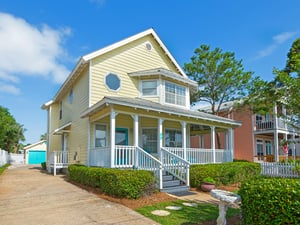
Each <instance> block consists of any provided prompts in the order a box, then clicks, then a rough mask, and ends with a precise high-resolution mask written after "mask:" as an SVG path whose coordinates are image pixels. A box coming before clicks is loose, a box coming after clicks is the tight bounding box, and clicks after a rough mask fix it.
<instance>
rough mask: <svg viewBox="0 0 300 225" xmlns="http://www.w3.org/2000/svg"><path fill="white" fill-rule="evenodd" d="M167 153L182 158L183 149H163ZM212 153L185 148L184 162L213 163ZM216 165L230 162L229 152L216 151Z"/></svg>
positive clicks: (205, 150) (209, 150)
mask: <svg viewBox="0 0 300 225" xmlns="http://www.w3.org/2000/svg"><path fill="white" fill-rule="evenodd" d="M164 149H166V150H167V151H168V152H171V153H173V154H175V155H177V156H178V157H180V158H184V157H183V156H184V149H183V148H181V147H175V148H174V147H164ZM213 154H214V152H213V151H212V150H211V149H205V148H186V161H188V162H189V163H190V164H206V163H214V160H213ZM215 154H216V157H215V159H216V163H222V162H228V161H230V151H229V150H225V149H216V150H215Z"/></svg>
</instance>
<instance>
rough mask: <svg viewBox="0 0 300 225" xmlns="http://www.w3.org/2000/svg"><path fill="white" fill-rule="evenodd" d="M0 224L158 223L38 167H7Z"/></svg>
mask: <svg viewBox="0 0 300 225" xmlns="http://www.w3.org/2000/svg"><path fill="white" fill-rule="evenodd" d="M0 224H1V225H37V224H38V225H48V224H49V225H50V224H51V225H55V224H62V225H68V224H70V225H77V224H80V225H81V224H84V225H85V224H86V225H92V224H124V225H127V224H128V225H129V224H130V225H139V224H141V225H147V224H149V225H153V224H158V223H155V222H153V221H152V220H150V219H148V218H146V217H143V216H142V215H140V214H138V213H136V212H135V211H133V210H131V209H129V208H127V207H124V206H122V205H119V204H116V203H113V202H109V201H106V200H103V199H101V198H99V197H97V196H96V195H94V194H92V193H89V192H87V191H85V190H82V189H81V188H78V187H76V186H74V185H72V184H70V183H68V182H66V181H65V180H64V179H63V176H56V177H54V176H53V175H50V174H46V173H44V172H42V171H41V170H40V168H39V167H25V166H19V167H14V166H12V167H10V168H9V169H8V170H6V171H5V172H4V173H3V174H2V175H1V176H0Z"/></svg>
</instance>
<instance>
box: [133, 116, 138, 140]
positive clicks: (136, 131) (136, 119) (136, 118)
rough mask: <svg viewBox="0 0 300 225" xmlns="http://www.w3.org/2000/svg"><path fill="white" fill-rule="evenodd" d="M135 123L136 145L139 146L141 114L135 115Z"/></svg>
mask: <svg viewBox="0 0 300 225" xmlns="http://www.w3.org/2000/svg"><path fill="white" fill-rule="evenodd" d="M133 123H134V124H133V129H134V131H133V135H134V146H139V115H137V114H135V115H133Z"/></svg>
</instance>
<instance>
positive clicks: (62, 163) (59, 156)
mask: <svg viewBox="0 0 300 225" xmlns="http://www.w3.org/2000/svg"><path fill="white" fill-rule="evenodd" d="M69 155H70V153H69V152H68V151H53V152H51V153H50V157H49V160H48V166H49V170H50V168H51V167H53V175H54V176H55V175H56V169H57V168H66V167H68V165H69Z"/></svg>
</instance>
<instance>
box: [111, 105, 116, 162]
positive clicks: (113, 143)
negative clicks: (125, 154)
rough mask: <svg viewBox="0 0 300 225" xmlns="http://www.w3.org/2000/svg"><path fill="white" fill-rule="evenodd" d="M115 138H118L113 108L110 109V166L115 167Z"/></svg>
mask: <svg viewBox="0 0 300 225" xmlns="http://www.w3.org/2000/svg"><path fill="white" fill-rule="evenodd" d="M115 138H116V112H115V111H114V109H113V108H111V111H110V147H111V150H110V151H111V157H110V167H111V168H113V167H115V143H116V142H115Z"/></svg>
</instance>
